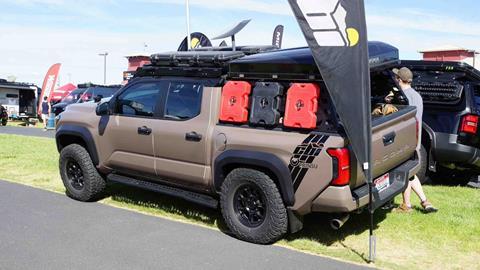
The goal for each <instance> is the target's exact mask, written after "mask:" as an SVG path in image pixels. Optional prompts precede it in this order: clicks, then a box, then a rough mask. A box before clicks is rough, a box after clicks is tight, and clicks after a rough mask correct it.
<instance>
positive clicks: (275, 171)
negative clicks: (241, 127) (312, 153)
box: [213, 150, 295, 206]
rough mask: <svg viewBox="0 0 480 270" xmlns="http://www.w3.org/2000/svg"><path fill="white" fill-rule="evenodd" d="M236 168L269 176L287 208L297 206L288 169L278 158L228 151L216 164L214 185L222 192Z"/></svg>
mask: <svg viewBox="0 0 480 270" xmlns="http://www.w3.org/2000/svg"><path fill="white" fill-rule="evenodd" d="M236 168H251V169H256V170H259V171H261V172H263V173H265V174H267V175H268V176H269V177H270V178H272V180H273V181H274V182H275V184H276V185H277V187H278V188H279V191H280V194H281V196H282V199H283V201H284V203H285V205H286V206H293V205H294V204H295V192H294V190H293V184H292V178H291V175H290V171H289V170H288V167H287V166H286V165H285V164H284V163H283V162H282V160H280V158H278V157H277V156H275V155H273V154H270V153H264V152H257V151H246V150H228V151H225V152H223V153H222V154H220V155H219V156H218V157H217V158H216V159H215V162H214V178H213V184H214V188H215V190H216V191H220V189H221V186H222V184H223V181H225V178H226V177H227V175H228V174H229V173H230V172H231V171H232V170H234V169H236Z"/></svg>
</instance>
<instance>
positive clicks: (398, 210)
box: [393, 203, 412, 214]
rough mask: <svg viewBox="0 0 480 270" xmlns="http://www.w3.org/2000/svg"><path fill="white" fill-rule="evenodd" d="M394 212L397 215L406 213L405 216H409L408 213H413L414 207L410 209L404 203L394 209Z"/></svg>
mask: <svg viewBox="0 0 480 270" xmlns="http://www.w3.org/2000/svg"><path fill="white" fill-rule="evenodd" d="M393 212H395V213H405V214H408V213H411V212H412V207H409V206H407V205H406V204H404V203H402V204H400V206H399V207H397V208H395V209H393Z"/></svg>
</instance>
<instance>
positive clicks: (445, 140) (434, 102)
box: [372, 61, 480, 184]
mask: <svg viewBox="0 0 480 270" xmlns="http://www.w3.org/2000/svg"><path fill="white" fill-rule="evenodd" d="M403 66H405V67H408V68H410V69H411V70H412V71H413V73H414V80H413V84H412V86H413V88H415V89H416V90H417V91H418V92H419V93H420V95H421V96H422V97H423V102H424V114H423V130H422V151H421V152H422V156H423V157H422V169H421V173H420V178H421V179H422V180H423V181H424V180H426V179H427V178H426V177H425V176H426V175H429V174H430V175H432V176H433V178H434V179H453V180H454V181H457V183H460V184H465V183H468V182H469V181H470V180H471V177H472V176H475V175H478V174H479V173H480V136H479V135H480V133H479V130H478V124H479V115H480V71H478V70H476V69H474V68H473V67H471V66H469V65H468V64H464V63H456V62H427V61H394V62H390V63H387V64H384V65H379V66H377V67H375V68H374V69H372V81H373V83H374V84H377V87H375V89H377V91H378V92H377V93H374V96H375V95H376V96H377V97H380V99H381V98H382V97H383V96H385V94H386V93H388V91H390V90H391V89H392V88H394V87H395V81H394V77H393V76H394V75H393V73H392V72H391V69H392V68H399V67H403ZM397 93H398V94H399V96H400V97H399V99H400V100H403V103H405V102H406V98H405V97H404V96H403V94H401V92H397ZM399 103H402V101H400V102H399Z"/></svg>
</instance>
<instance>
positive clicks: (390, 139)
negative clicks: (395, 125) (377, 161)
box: [383, 132, 397, 146]
mask: <svg viewBox="0 0 480 270" xmlns="http://www.w3.org/2000/svg"><path fill="white" fill-rule="evenodd" d="M395 137H397V134H396V133H395V132H392V133H389V134H387V135H385V136H383V145H384V146H389V145H391V144H393V143H394V142H395Z"/></svg>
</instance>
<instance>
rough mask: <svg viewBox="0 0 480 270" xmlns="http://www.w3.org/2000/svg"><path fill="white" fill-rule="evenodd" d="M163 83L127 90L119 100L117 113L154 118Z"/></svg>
mask: <svg viewBox="0 0 480 270" xmlns="http://www.w3.org/2000/svg"><path fill="white" fill-rule="evenodd" d="M162 85H163V84H162V83H160V82H152V83H142V84H138V85H133V86H132V87H130V88H128V89H127V90H125V91H124V92H123V93H122V94H121V95H120V96H119V97H118V99H117V103H116V111H117V113H118V114H120V115H125V116H141V117H153V116H154V114H155V109H156V106H157V103H158V98H159V96H160V92H161V90H162Z"/></svg>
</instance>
